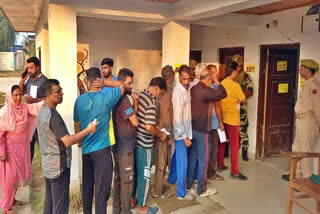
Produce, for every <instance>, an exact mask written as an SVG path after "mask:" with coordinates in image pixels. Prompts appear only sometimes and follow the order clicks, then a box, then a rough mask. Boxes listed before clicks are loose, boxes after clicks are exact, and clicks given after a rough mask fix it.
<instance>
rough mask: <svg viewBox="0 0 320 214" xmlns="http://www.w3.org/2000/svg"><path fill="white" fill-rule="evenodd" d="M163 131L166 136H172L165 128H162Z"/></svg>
mask: <svg viewBox="0 0 320 214" xmlns="http://www.w3.org/2000/svg"><path fill="white" fill-rule="evenodd" d="M161 131H162V132H164V133H166V135H170V133H169V132H168V131H167V130H166V129H165V128H162V129H161Z"/></svg>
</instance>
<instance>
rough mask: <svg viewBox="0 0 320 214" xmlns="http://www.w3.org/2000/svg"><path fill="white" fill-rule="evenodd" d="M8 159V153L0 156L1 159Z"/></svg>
mask: <svg viewBox="0 0 320 214" xmlns="http://www.w3.org/2000/svg"><path fill="white" fill-rule="evenodd" d="M7 160H8V156H7V155H3V156H0V161H3V162H5V161H7Z"/></svg>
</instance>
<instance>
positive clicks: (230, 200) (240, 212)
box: [16, 159, 315, 214]
mask: <svg viewBox="0 0 320 214" xmlns="http://www.w3.org/2000/svg"><path fill="white" fill-rule="evenodd" d="M239 164H240V172H241V173H243V174H245V175H247V176H248V178H249V180H248V181H237V180H231V179H230V178H229V173H230V171H229V170H226V171H225V172H223V173H221V175H222V176H224V177H225V180H224V181H219V182H218V181H217V182H212V181H211V184H209V187H215V188H217V190H218V193H217V194H216V195H214V196H212V197H211V198H208V199H197V200H199V202H200V205H197V206H193V207H187V208H183V209H179V210H176V211H174V212H172V214H198V213H201V214H210V213H215V214H229V213H233V214H281V213H285V210H286V199H287V191H288V183H287V182H285V181H283V180H282V179H281V175H282V174H283V173H282V172H281V171H280V170H278V169H276V168H274V167H271V166H269V165H267V164H265V163H263V162H261V161H258V160H252V159H251V160H250V161H249V162H242V161H240V163H239ZM226 165H227V166H230V161H229V159H227V160H226ZM17 199H20V200H23V201H25V202H27V201H29V188H23V189H21V190H19V191H18V195H17ZM212 200H214V201H216V202H219V203H220V204H221V205H222V206H224V207H225V208H226V210H224V211H222V212H218V213H216V212H209V211H205V212H204V210H205V208H206V207H207V206H208V204H209V203H212ZM305 202H306V204H307V206H308V207H309V208H312V209H314V207H315V203H314V202H313V201H311V200H305ZM149 205H151V206H156V204H155V202H154V201H153V200H152V198H151V197H150V203H149ZM16 210H17V211H18V212H19V213H23V214H29V213H32V212H31V209H30V204H26V205H25V206H23V207H19V208H16ZM111 212H112V207H111V206H108V213H111ZM133 213H136V211H135V210H133ZM158 213H159V214H161V211H160V212H158ZM304 213H306V212H305V211H303V210H302V209H301V208H299V207H297V206H296V205H294V209H293V214H304Z"/></svg>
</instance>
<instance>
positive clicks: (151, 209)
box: [138, 207, 158, 214]
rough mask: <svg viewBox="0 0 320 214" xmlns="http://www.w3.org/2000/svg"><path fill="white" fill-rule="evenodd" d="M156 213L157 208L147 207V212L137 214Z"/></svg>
mask: <svg viewBox="0 0 320 214" xmlns="http://www.w3.org/2000/svg"><path fill="white" fill-rule="evenodd" d="M157 212H158V207H148V210H147V212H146V213H140V212H138V213H139V214H155V213H157Z"/></svg>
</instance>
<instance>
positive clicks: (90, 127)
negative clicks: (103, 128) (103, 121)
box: [86, 121, 99, 133]
mask: <svg viewBox="0 0 320 214" xmlns="http://www.w3.org/2000/svg"><path fill="white" fill-rule="evenodd" d="M98 124H99V121H97V122H93V121H92V122H90V123H89V124H88V126H87V128H86V129H87V130H88V131H89V133H94V132H96V129H97V126H98Z"/></svg>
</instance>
